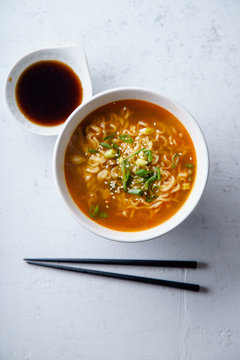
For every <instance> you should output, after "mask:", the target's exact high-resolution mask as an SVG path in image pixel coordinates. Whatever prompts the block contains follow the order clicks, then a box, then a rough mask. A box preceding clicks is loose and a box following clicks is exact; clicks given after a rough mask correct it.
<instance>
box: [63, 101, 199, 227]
mask: <svg viewBox="0 0 240 360" xmlns="http://www.w3.org/2000/svg"><path fill="white" fill-rule="evenodd" d="M64 169H65V179H66V183H67V187H68V190H69V192H70V194H71V196H72V198H73V200H74V202H75V203H76V204H77V206H78V207H79V208H80V209H81V210H82V211H83V212H84V213H85V214H86V215H87V216H89V217H90V218H91V219H93V220H94V221H95V222H97V223H99V224H100V225H103V226H105V227H107V228H110V229H114V230H120V231H140V230H146V229H149V228H151V227H154V226H157V225H159V224H160V223H162V222H164V221H166V220H167V219H169V218H170V217H171V216H173V215H174V214H175V213H176V212H177V211H178V209H179V208H180V207H181V206H182V205H183V203H184V202H185V201H186V199H187V197H188V195H189V193H190V191H191V189H192V187H193V184H194V178H195V173H196V154H195V149H194V146H193V143H192V140H191V138H190V136H189V134H188V132H187V130H186V129H185V127H184V126H183V125H182V123H181V122H180V121H179V120H178V119H177V118H176V117H175V116H174V115H173V114H171V113H170V112H168V111H167V110H166V109H163V108H162V107H160V106H157V105H154V104H152V103H148V102H146V101H141V100H121V101H116V102H113V103H110V104H107V105H104V106H102V107H100V108H98V109H97V110H95V111H93V112H92V113H91V114H89V115H88V116H87V117H86V118H85V119H84V120H83V121H82V122H81V124H80V125H79V126H78V127H77V128H76V130H75V131H74V133H73V135H72V137H71V139H70V141H69V144H68V147H67V150H66V154H65V163H64Z"/></svg>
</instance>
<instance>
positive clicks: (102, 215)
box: [99, 212, 108, 219]
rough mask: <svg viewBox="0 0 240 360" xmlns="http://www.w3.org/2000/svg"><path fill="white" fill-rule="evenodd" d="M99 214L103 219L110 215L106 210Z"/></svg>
mask: <svg viewBox="0 0 240 360" xmlns="http://www.w3.org/2000/svg"><path fill="white" fill-rule="evenodd" d="M99 216H100V217H101V218H103V219H106V218H107V217H108V214H107V213H105V212H100V214H99Z"/></svg>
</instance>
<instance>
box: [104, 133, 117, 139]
mask: <svg viewBox="0 0 240 360" xmlns="http://www.w3.org/2000/svg"><path fill="white" fill-rule="evenodd" d="M115 136H116V133H112V134H110V135H108V136H106V137H105V138H104V139H103V140H109V139H112V138H114V137H115Z"/></svg>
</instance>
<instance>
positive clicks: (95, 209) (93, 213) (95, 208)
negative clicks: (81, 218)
mask: <svg viewBox="0 0 240 360" xmlns="http://www.w3.org/2000/svg"><path fill="white" fill-rule="evenodd" d="M98 212H99V205H96V206H94V205H92V206H91V207H90V209H89V215H90V216H91V217H92V218H95V217H96V216H97V214H98Z"/></svg>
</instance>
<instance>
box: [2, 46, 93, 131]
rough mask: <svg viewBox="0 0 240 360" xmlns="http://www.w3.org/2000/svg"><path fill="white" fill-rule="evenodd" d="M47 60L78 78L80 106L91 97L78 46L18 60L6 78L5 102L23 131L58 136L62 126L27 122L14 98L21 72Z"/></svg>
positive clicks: (83, 60)
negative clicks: (80, 96) (80, 95)
mask: <svg viewBox="0 0 240 360" xmlns="http://www.w3.org/2000/svg"><path fill="white" fill-rule="evenodd" d="M48 60H57V61H60V62H63V63H65V64H66V65H68V66H69V67H70V68H72V70H73V71H74V72H75V74H76V75H77V76H78V77H79V79H80V81H81V85H82V89H83V97H82V104H83V103H85V102H86V101H87V100H89V99H90V98H91V97H92V84H91V79H90V75H89V69H88V63H87V58H86V55H85V53H84V50H83V49H82V48H81V47H79V46H75V45H69V46H64V47H56V48H49V49H40V50H37V51H33V52H31V53H30V54H28V55H26V56H24V57H23V58H22V59H20V60H19V61H18V62H17V63H16V64H15V65H14V67H13V68H12V70H11V71H10V73H9V75H8V77H7V83H6V101H7V105H8V107H9V109H10V111H11V113H12V115H13V116H14V117H15V119H16V120H17V121H18V123H19V124H20V125H22V126H23V127H24V128H25V129H27V130H29V131H32V132H34V133H36V134H40V135H58V134H59V133H60V131H61V129H62V128H63V125H64V124H60V125H55V126H44V125H38V124H36V123H34V122H32V121H30V120H28V119H27V118H26V117H25V116H24V115H23V113H22V112H21V111H20V110H19V107H18V105H17V102H16V96H15V88H16V84H17V81H18V79H19V76H20V75H21V74H22V73H23V71H24V70H25V69H26V68H28V67H29V66H30V65H32V64H34V63H36V62H38V61H48Z"/></svg>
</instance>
